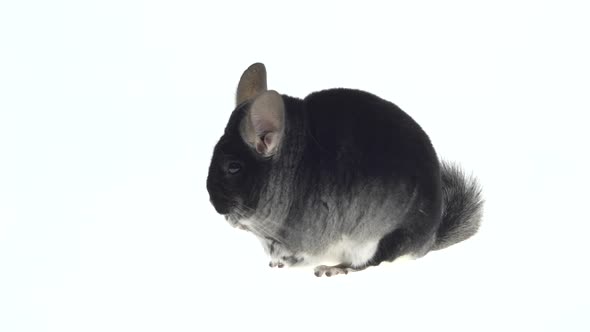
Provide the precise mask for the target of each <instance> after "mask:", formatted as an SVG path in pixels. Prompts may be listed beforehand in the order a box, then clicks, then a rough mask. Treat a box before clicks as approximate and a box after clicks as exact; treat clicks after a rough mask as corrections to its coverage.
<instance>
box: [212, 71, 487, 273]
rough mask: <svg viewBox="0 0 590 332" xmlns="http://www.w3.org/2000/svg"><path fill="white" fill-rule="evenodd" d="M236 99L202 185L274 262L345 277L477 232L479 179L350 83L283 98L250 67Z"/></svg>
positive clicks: (398, 113) (403, 117)
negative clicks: (349, 86)
mask: <svg viewBox="0 0 590 332" xmlns="http://www.w3.org/2000/svg"><path fill="white" fill-rule="evenodd" d="M236 105H237V106H236V108H235V110H234V111H233V113H232V114H231V116H230V119H229V122H228V124H227V126H226V128H225V132H224V134H223V135H222V136H221V139H220V140H219V142H218V143H217V145H216V146H215V149H214V152H213V157H212V160H211V165H210V167H209V175H208V177H207V190H208V192H209V196H210V200H211V203H212V204H213V206H214V207H215V209H216V210H217V212H218V213H220V214H222V215H224V216H225V218H226V219H227V221H228V222H229V223H230V224H231V225H232V226H234V227H239V228H241V229H244V230H247V231H249V232H251V233H253V234H254V235H255V236H256V237H258V238H259V240H260V241H261V242H262V244H263V246H264V248H265V251H266V252H267V253H268V254H269V255H270V258H271V261H270V264H269V265H270V266H271V267H283V266H300V265H311V266H315V269H314V272H315V275H316V276H322V275H326V276H332V275H336V274H346V273H348V272H351V271H359V270H363V269H365V268H367V267H369V266H375V265H379V264H380V263H381V262H384V261H390V262H391V261H393V260H395V259H396V258H398V257H400V256H405V255H409V256H411V257H414V258H418V257H421V256H423V255H425V254H426V253H427V252H429V251H430V250H438V249H442V248H446V247H448V246H450V245H452V244H455V243H457V242H460V241H463V240H465V239H467V238H469V237H471V236H472V235H474V234H475V233H476V232H477V230H478V227H479V224H480V220H481V216H482V208H483V199H482V194H481V188H480V186H479V184H478V182H477V181H476V179H475V178H473V177H468V176H466V175H464V173H463V172H462V171H461V169H460V168H459V167H458V166H456V165H454V164H450V163H446V162H441V161H439V158H438V157H437V155H436V152H435V151H434V148H433V146H432V144H431V142H430V139H429V138H428V136H427V135H426V133H425V132H424V131H423V130H422V129H421V128H420V126H419V125H418V124H417V123H416V122H415V121H414V120H413V119H412V118H411V117H410V116H409V115H408V114H406V113H405V112H403V111H402V110H401V109H400V108H399V107H397V106H396V105H394V104H393V103H391V102H388V101H386V100H383V99H381V98H379V97H377V96H375V95H372V94H370V93H367V92H363V91H358V90H350V89H331V90H324V91H319V92H314V93H312V94H310V95H308V96H307V97H305V98H304V99H299V98H294V97H290V96H287V95H281V94H279V93H277V92H276V91H273V90H268V89H267V83H266V69H265V67H264V65H263V64H261V63H255V64H253V65H251V66H250V67H249V68H248V69H247V70H246V71H245V72H244V73H243V75H242V77H241V79H240V82H239V85H238V89H237V96H236Z"/></svg>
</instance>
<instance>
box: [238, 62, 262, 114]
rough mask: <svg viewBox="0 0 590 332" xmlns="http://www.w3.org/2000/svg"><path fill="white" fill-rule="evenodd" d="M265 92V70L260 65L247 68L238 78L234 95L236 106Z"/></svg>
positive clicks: (256, 64)
mask: <svg viewBox="0 0 590 332" xmlns="http://www.w3.org/2000/svg"><path fill="white" fill-rule="evenodd" d="M264 91H266V68H265V67H264V65H263V64H262V63H259V62H257V63H255V64H253V65H251V66H250V67H248V69H246V71H244V73H243V74H242V77H241V78H240V83H239V84H238V91H237V93H236V105H239V104H241V103H243V102H244V101H246V100H249V99H252V98H254V97H256V96H257V95H259V94H261V93H263V92H264Z"/></svg>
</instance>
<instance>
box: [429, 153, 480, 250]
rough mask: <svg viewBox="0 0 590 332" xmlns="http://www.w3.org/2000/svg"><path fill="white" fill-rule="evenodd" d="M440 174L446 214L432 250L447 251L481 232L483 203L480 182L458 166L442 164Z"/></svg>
mask: <svg viewBox="0 0 590 332" xmlns="http://www.w3.org/2000/svg"><path fill="white" fill-rule="evenodd" d="M441 174H442V190H443V215H442V223H441V225H440V227H439V229H438V231H437V233H436V243H435V244H434V248H433V250H439V249H444V248H446V247H448V246H450V245H453V244H455V243H458V242H461V241H463V240H466V239H468V238H470V237H471V236H472V235H474V234H475V233H476V232H477V230H478V229H479V224H480V222H481V217H482V210H483V203H484V201H483V198H482V194H481V187H480V185H479V183H478V182H477V180H476V179H475V178H474V177H471V176H466V175H465V174H464V173H463V171H462V170H461V168H460V167H459V166H457V165H455V164H452V163H448V162H446V161H442V162H441Z"/></svg>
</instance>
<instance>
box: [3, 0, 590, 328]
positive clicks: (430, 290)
mask: <svg viewBox="0 0 590 332" xmlns="http://www.w3.org/2000/svg"><path fill="white" fill-rule="evenodd" d="M589 15H590V12H589V11H588V9H587V8H585V7H584V1H579V2H577V3H576V2H573V1H553V2H550V1H528V2H526V1H489V2H485V3H484V2H476V1H462V2H461V1H431V2H425V1H412V2H410V1H405V2H404V3H398V2H393V1H388V2H382V3H373V2H370V1H355V2H346V1H337V2H332V3H328V2H320V1H317V2H304V1H297V2H295V1H292V2H289V3H287V2H279V1H274V2H258V1H240V2H238V1H236V2H227V1H215V2H213V1H210V2H198V1H137V2H132V1H95V2H89V1H69V2H66V1H39V2H32V1H3V2H2V3H1V4H0V169H1V170H0V331H3V332H12V331H215V330H229V331H235V330H240V331H246V330H248V331H249V330H255V331H275V330H280V331H283V330H284V331H348V330H353V329H360V330H362V331H377V330H390V331H413V330H415V331H420V330H435V329H436V330H437V331H438V330H440V331H446V330H453V331H541V330H548V331H588V330H589V329H590V323H589V318H588V316H587V315H588V313H589V309H590V298H589V296H590V292H589V288H588V280H590V273H589V272H588V271H587V268H588V257H587V254H588V253H589V249H590V246H589V245H588V232H589V230H590V227H589V225H588V223H589V221H590V220H589V217H588V212H587V208H586V206H587V199H588V188H589V185H590V183H589V181H588V177H587V174H588V169H589V166H590V165H589V163H588V148H587V145H588V142H589V137H588V134H587V131H588V130H587V124H588V120H587V117H586V116H587V114H588V112H589V111H590V107H589V106H590V101H589V99H590V95H589V92H590V66H589V62H590V61H589V59H590V47H589V40H590V38H589V32H590V23H589V22H590V21H589V19H588V17H589ZM256 61H261V62H264V63H265V64H266V66H267V69H268V80H269V87H270V88H272V89H276V90H278V91H279V92H281V93H286V94H290V95H293V96H298V97H304V96H305V95H306V94H308V93H309V92H312V91H315V90H318V89H324V88H331V87H349V88H359V89H364V90H367V91H370V92H373V93H375V94H378V95H380V96H381V97H383V98H385V99H388V100H391V101H393V102H394V103H396V104H398V105H399V106H400V107H401V108H402V109H404V110H405V111H406V112H408V113H409V114H410V115H412V116H413V117H414V118H415V119H416V120H417V121H418V122H419V123H420V124H421V125H422V126H423V128H424V129H425V130H426V131H427V132H428V133H429V135H430V137H431V139H432V141H433V143H434V145H435V147H436V148H437V150H438V152H439V154H440V155H441V156H443V157H445V158H448V159H451V160H456V161H460V162H461V163H462V164H463V166H464V167H465V169H467V170H468V171H472V172H473V173H474V174H476V175H477V176H478V177H479V178H480V180H481V182H482V184H483V185H484V188H485V196H486V199H487V203H486V206H485V220H484V225H483V227H482V229H481V232H480V233H479V234H478V235H477V236H476V237H474V238H472V239H470V240H469V241H466V242H463V243H461V244H459V245H456V246H454V247H452V248H449V249H447V250H444V251H440V252H435V253H431V254H429V255H427V256H426V257H424V258H422V259H420V260H416V261H411V262H404V263H398V264H392V265H387V266H381V267H378V268H372V269H369V270H366V271H364V272H360V273H356V274H352V275H348V276H337V277H334V278H322V279H319V278H316V277H314V276H313V273H312V271H311V270H309V269H306V270H289V271H287V270H271V269H270V268H268V266H267V257H265V255H264V253H263V251H262V249H261V247H260V246H259V244H258V242H257V240H256V239H254V238H253V237H252V236H251V235H249V234H246V233H243V232H240V231H238V230H236V229H232V228H231V227H229V226H228V225H227V224H226V222H225V220H224V219H223V218H222V217H221V216H219V215H217V214H216V213H215V211H214V209H213V208H212V206H211V205H210V203H209V202H208V195H207V192H206V189H205V179H206V175H207V168H208V165H209V160H210V157H211V154H212V149H213V146H214V144H215V143H216V141H217V139H218V138H219V136H220V135H221V133H222V131H223V128H224V126H225V123H226V121H227V119H228V117H229V114H230V112H231V111H232V109H233V106H234V105H233V101H234V93H235V88H236V85H237V82H238V79H239V76H240V75H241V73H242V71H243V70H244V69H245V68H246V67H247V66H248V65H250V64H251V63H253V62H256Z"/></svg>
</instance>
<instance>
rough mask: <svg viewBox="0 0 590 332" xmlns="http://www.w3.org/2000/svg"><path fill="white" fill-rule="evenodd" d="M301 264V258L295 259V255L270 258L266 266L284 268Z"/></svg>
mask: <svg viewBox="0 0 590 332" xmlns="http://www.w3.org/2000/svg"><path fill="white" fill-rule="evenodd" d="M301 262H303V258H301V257H297V256H295V255H292V256H280V257H272V259H271V260H270V262H269V263H268V266H270V267H278V268H283V267H285V266H293V265H297V264H300V263H301Z"/></svg>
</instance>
